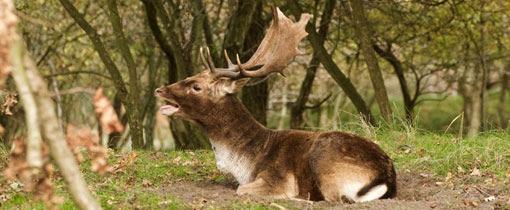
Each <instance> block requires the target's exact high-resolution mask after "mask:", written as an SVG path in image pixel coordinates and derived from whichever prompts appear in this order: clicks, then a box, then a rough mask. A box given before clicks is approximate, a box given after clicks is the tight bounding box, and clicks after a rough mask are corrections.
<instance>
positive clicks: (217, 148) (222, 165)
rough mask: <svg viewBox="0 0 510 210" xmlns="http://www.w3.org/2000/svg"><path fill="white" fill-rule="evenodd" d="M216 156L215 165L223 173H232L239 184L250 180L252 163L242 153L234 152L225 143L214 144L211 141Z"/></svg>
mask: <svg viewBox="0 0 510 210" xmlns="http://www.w3.org/2000/svg"><path fill="white" fill-rule="evenodd" d="M211 144H212V146H213V149H214V156H215V158H216V167H217V168H218V169H219V170H220V171H221V172H224V173H230V174H232V175H233V176H234V177H235V178H236V180H237V182H239V184H241V185H242V184H246V183H248V182H250V181H251V180H250V178H251V174H252V171H253V167H254V165H253V163H252V161H251V160H249V158H247V157H246V156H244V155H242V154H236V153H235V152H233V151H231V150H230V148H228V147H226V146H225V145H221V144H217V143H216V144H215V143H214V142H212V141H211Z"/></svg>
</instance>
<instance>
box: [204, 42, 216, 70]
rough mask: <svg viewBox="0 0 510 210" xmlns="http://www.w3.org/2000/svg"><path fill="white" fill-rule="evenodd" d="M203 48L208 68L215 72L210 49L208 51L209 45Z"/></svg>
mask: <svg viewBox="0 0 510 210" xmlns="http://www.w3.org/2000/svg"><path fill="white" fill-rule="evenodd" d="M205 50H206V52H207V63H209V66H210V69H211V71H212V72H215V70H216V67H214V62H213V60H212V57H211V51H209V47H205Z"/></svg>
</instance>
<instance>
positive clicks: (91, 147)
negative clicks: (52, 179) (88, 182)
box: [66, 124, 112, 175]
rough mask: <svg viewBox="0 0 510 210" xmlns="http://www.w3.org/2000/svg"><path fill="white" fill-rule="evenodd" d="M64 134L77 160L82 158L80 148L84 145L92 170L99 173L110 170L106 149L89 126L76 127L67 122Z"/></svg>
mask: <svg viewBox="0 0 510 210" xmlns="http://www.w3.org/2000/svg"><path fill="white" fill-rule="evenodd" d="M66 135H67V136H66V138H67V144H68V145H69V147H70V148H71V150H72V151H73V153H74V155H75V157H76V159H77V160H78V161H79V162H81V161H83V159H84V158H83V155H82V153H81V149H80V148H82V147H84V148H85V149H86V150H87V154H88V156H89V158H90V160H91V170H92V171H94V172H97V173H98V174H99V175H104V174H105V173H107V172H111V171H112V168H111V167H110V166H109V165H108V150H107V149H106V148H105V147H104V146H103V145H101V143H100V142H99V136H97V134H95V133H93V132H92V130H90V128H76V127H75V126H73V125H71V124H69V125H67V134H66Z"/></svg>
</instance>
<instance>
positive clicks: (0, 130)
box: [0, 125, 5, 136]
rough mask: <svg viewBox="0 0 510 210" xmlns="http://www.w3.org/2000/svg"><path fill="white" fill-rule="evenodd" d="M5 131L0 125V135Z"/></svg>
mask: <svg viewBox="0 0 510 210" xmlns="http://www.w3.org/2000/svg"><path fill="white" fill-rule="evenodd" d="M4 133H5V128H4V127H2V125H0V136H3V135H4Z"/></svg>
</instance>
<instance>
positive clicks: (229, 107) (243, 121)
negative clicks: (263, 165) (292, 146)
mask: <svg viewBox="0 0 510 210" xmlns="http://www.w3.org/2000/svg"><path fill="white" fill-rule="evenodd" d="M200 124H202V126H203V127H204V128H205V130H206V132H207V135H208V136H209V138H210V140H211V143H213V144H214V143H219V144H227V145H229V146H231V147H236V146H242V145H243V144H246V143H249V142H251V143H264V141H265V140H266V138H264V137H265V136H267V134H268V133H269V132H270V129H268V128H266V127H264V126H263V125H262V124H260V123H259V122H257V120H255V118H254V117H253V116H252V115H251V114H250V113H249V111H248V110H247V109H246V107H244V105H243V104H242V103H241V102H240V101H239V99H237V98H236V97H234V96H228V97H226V98H225V99H224V100H222V101H221V102H220V104H219V105H216V106H215V107H214V108H213V109H211V111H210V112H209V115H208V116H207V117H206V118H205V120H203V121H202V122H200ZM252 149H255V148H252Z"/></svg>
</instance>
